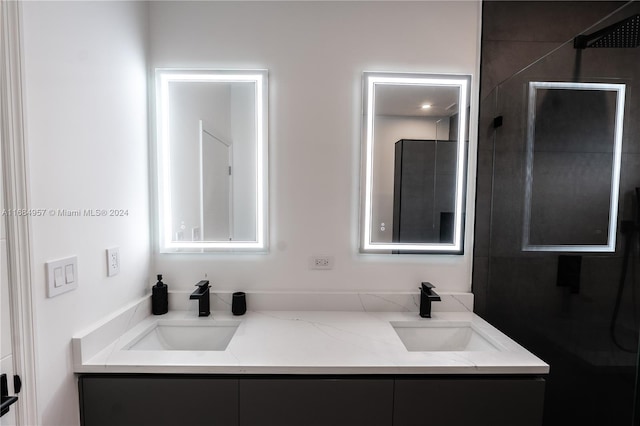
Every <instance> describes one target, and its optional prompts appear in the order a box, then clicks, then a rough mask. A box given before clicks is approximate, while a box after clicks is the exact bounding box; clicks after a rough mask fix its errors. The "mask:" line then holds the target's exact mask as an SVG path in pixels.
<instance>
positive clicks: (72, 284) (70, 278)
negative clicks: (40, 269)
mask: <svg viewBox="0 0 640 426" xmlns="http://www.w3.org/2000/svg"><path fill="white" fill-rule="evenodd" d="M45 269H46V271H45V272H46V274H47V297H55V296H58V295H60V294H62V293H66V292H68V291H71V290H74V289H76V288H77V287H78V257H77V256H70V257H65V258H64V259H58V260H51V261H49V262H47V263H45ZM69 270H72V271H73V274H71V275H68V274H66V272H67V271H69ZM56 271H58V280H57V282H56Z"/></svg>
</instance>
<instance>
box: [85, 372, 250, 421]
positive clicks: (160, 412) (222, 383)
mask: <svg viewBox="0 0 640 426" xmlns="http://www.w3.org/2000/svg"><path fill="white" fill-rule="evenodd" d="M80 399H81V401H80V411H81V421H82V425H83V426H103V425H104V426H115V425H118V426H128V425H131V426H147V425H148V426H164V425H167V426H169V425H171V426H175V425H189V426H197V425H203V426H204V425H207V426H227V425H229V426H231V425H233V426H237V425H238V380H237V379H219V378H206V377H185V376H175V375H174V376H170V375H167V376H117V375H115V376H113V375H110V376H81V377H80Z"/></svg>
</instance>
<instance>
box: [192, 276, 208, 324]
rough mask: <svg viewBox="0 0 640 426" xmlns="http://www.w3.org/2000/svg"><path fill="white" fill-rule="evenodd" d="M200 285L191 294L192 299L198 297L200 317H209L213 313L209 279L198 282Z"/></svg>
mask: <svg viewBox="0 0 640 426" xmlns="http://www.w3.org/2000/svg"><path fill="white" fill-rule="evenodd" d="M196 287H198V288H197V289H196V290H195V291H194V292H193V293H191V296H189V299H190V300H194V299H198V316H199V317H208V316H209V315H211V308H210V307H209V306H210V304H209V288H210V287H211V286H210V285H209V280H202V281H200V282H199V283H198V284H196Z"/></svg>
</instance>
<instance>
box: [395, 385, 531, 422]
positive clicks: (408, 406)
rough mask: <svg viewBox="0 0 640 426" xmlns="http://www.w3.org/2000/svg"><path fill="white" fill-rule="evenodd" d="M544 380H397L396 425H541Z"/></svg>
mask: <svg viewBox="0 0 640 426" xmlns="http://www.w3.org/2000/svg"><path fill="white" fill-rule="evenodd" d="M543 405H544V380H543V379H541V378H498V377H490V378H484V377H482V376H480V377H478V378H468V377H465V378H452V377H436V378H422V377H419V378H407V379H403V378H396V380H395V389H394V404H393V426H423V425H429V426H464V425H467V426H468V425H473V426H540V425H541V424H542V410H543Z"/></svg>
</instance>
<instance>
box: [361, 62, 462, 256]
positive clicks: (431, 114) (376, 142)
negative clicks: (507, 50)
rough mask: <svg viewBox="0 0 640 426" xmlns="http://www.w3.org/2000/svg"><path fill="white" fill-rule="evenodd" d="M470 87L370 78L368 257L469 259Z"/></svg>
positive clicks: (455, 79) (448, 79)
mask: <svg viewBox="0 0 640 426" xmlns="http://www.w3.org/2000/svg"><path fill="white" fill-rule="evenodd" d="M470 82H471V77H470V76H466V75H432V74H407V73H377V72H365V73H364V75H363V138H362V170H363V176H362V184H361V188H362V200H361V244H360V247H361V251H363V252H378V253H397V254H412V253H445V254H461V253H462V252H463V240H464V198H465V176H466V152H467V144H468V137H467V132H468V125H467V123H468V113H469V103H468V99H469V86H470Z"/></svg>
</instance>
